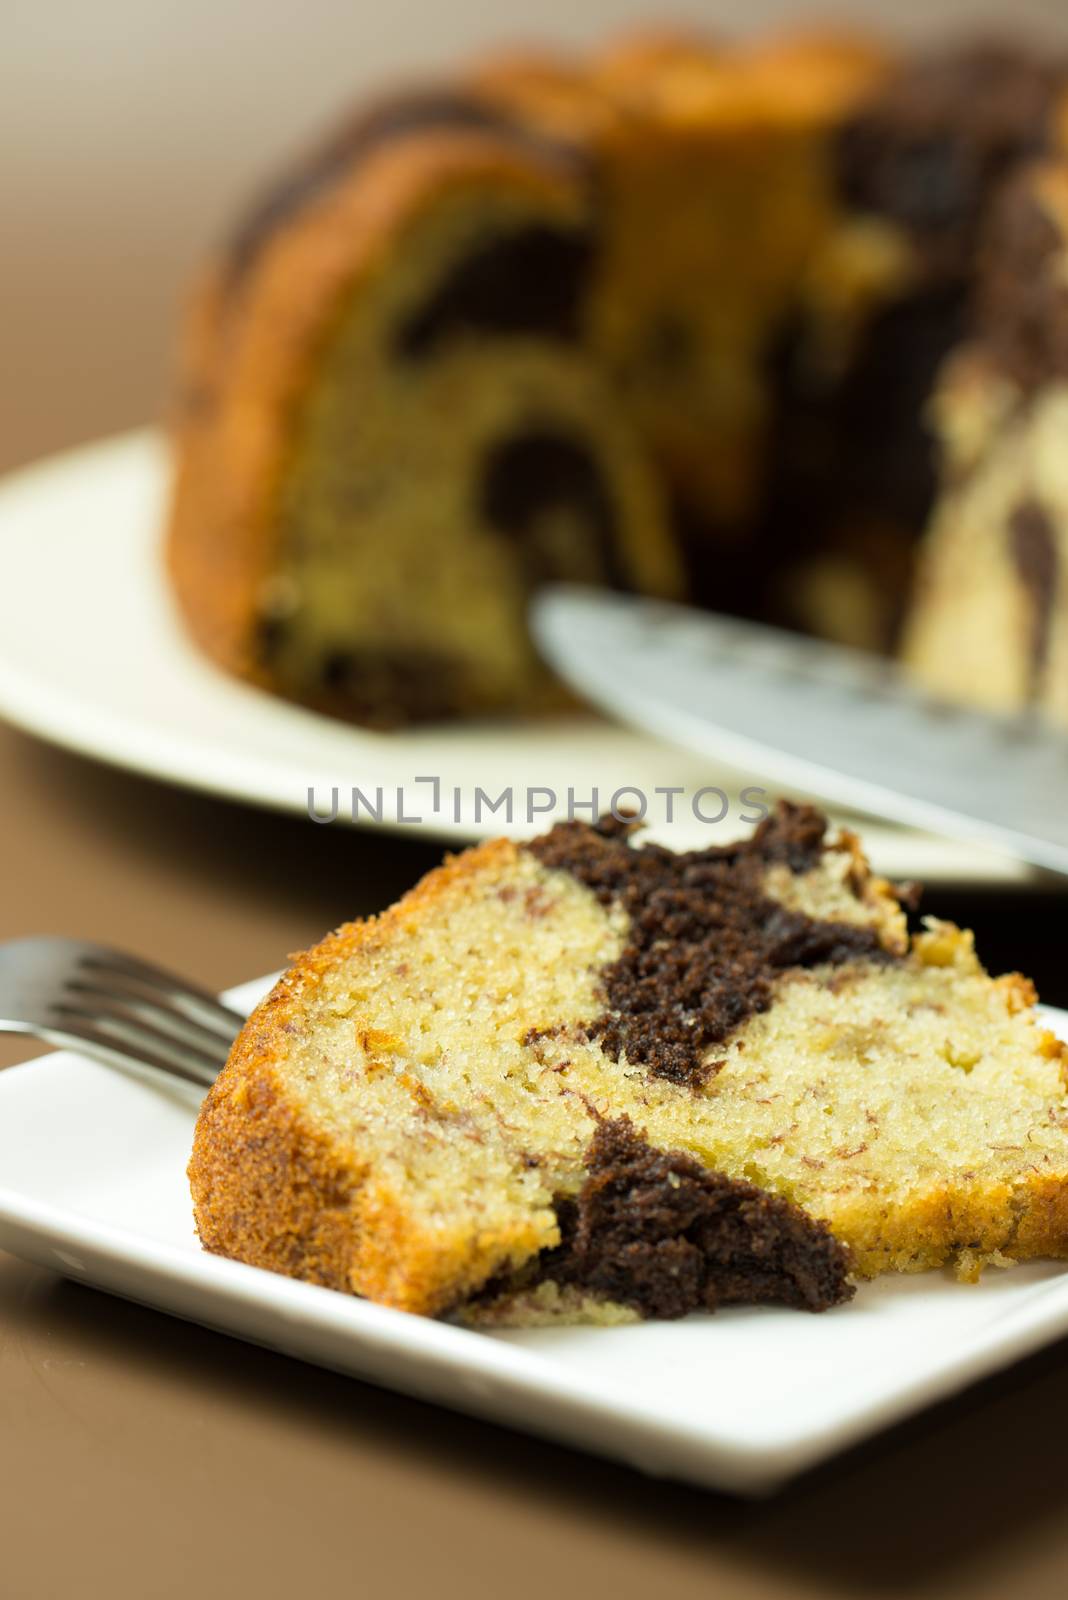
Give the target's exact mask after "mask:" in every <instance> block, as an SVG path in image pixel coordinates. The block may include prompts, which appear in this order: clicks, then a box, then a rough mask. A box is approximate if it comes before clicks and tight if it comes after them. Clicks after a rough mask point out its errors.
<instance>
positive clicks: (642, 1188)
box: [535, 1117, 854, 1318]
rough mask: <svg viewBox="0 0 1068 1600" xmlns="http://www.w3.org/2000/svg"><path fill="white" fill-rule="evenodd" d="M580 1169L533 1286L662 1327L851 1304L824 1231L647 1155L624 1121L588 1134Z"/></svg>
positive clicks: (743, 1186)
mask: <svg viewBox="0 0 1068 1600" xmlns="http://www.w3.org/2000/svg"><path fill="white" fill-rule="evenodd" d="M586 1165H587V1168H588V1175H587V1177H586V1179H585V1181H584V1182H583V1185H582V1188H581V1189H580V1191H579V1193H578V1195H577V1197H576V1198H575V1199H574V1200H566V1201H561V1202H558V1204H557V1208H556V1212H557V1218H558V1220H559V1223H560V1232H561V1242H560V1244H559V1245H558V1246H557V1247H556V1248H555V1249H554V1250H550V1251H546V1253H545V1254H544V1255H543V1256H542V1258H541V1259H540V1261H539V1262H538V1265H537V1272H536V1275H535V1278H536V1281H544V1280H550V1281H552V1282H554V1283H557V1284H559V1285H560V1286H561V1287H567V1288H571V1289H577V1290H578V1291H579V1292H580V1293H583V1294H590V1295H593V1296H595V1297H597V1298H598V1299H602V1300H610V1301H613V1302H616V1303H618V1304H620V1305H625V1306H629V1307H630V1308H631V1309H632V1310H635V1311H637V1312H638V1314H639V1315H640V1316H642V1317H661V1318H674V1317H684V1316H686V1314H687V1313H688V1312H690V1311H714V1310H715V1309H716V1308H717V1306H723V1305H731V1304H736V1303H742V1304H747V1305H784V1306H790V1307H793V1308H794V1309H795V1310H799V1311H826V1310H828V1309H829V1308H830V1307H831V1306H836V1305H841V1304H842V1302H843V1301H845V1300H849V1299H850V1298H851V1297H852V1295H853V1293H854V1288H853V1285H852V1284H851V1283H850V1281H849V1277H848V1273H849V1252H848V1250H846V1249H845V1247H844V1246H843V1245H841V1244H840V1243H839V1242H838V1240H837V1239H835V1237H834V1235H833V1234H832V1233H831V1231H830V1229H829V1228H827V1227H825V1226H824V1225H823V1224H822V1223H820V1222H816V1221H814V1220H813V1219H812V1218H811V1217H809V1216H806V1214H805V1213H804V1212H803V1211H802V1210H801V1209H800V1208H799V1207H798V1206H794V1205H791V1204H790V1203H789V1201H786V1200H781V1199H779V1198H778V1197H777V1196H775V1195H771V1194H768V1193H767V1191H766V1190H763V1189H760V1188H758V1187H757V1186H756V1185H755V1184H751V1183H747V1182H746V1181H745V1180H744V1179H737V1178H729V1177H727V1176H726V1175H725V1174H724V1173H722V1172H710V1171H708V1169H707V1168H705V1167H703V1166H702V1165H701V1163H700V1162H699V1161H696V1160H695V1159H694V1157H693V1156H690V1155H687V1154H686V1152H685V1151H682V1150H658V1149H656V1148H655V1147H654V1146H652V1145H651V1144H649V1142H648V1141H647V1140H646V1139H644V1138H643V1137H642V1135H641V1134H640V1133H639V1132H638V1131H637V1130H636V1128H635V1127H634V1125H633V1123H632V1122H631V1121H630V1119H629V1117H618V1118H615V1119H611V1120H605V1121H602V1122H601V1123H600V1124H599V1126H598V1128H597V1131H596V1133H595V1134H594V1136H593V1139H592V1141H591V1143H590V1147H589V1150H588V1152H587V1154H586Z"/></svg>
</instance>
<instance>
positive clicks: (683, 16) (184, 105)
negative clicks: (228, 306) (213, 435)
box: [0, 0, 1068, 470]
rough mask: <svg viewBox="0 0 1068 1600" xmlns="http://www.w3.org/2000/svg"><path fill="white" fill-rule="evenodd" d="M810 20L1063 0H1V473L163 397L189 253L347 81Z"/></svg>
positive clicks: (911, 26)
mask: <svg viewBox="0 0 1068 1600" xmlns="http://www.w3.org/2000/svg"><path fill="white" fill-rule="evenodd" d="M814 17H815V18H817V19H820V20H824V19H826V20H829V21H843V20H844V21H846V22H854V23H858V24H862V25H867V26H875V27H879V28H882V29H886V30H888V31H893V32H895V33H903V34H911V35H916V34H919V33H924V32H926V33H930V32H932V31H934V32H945V31H948V30H950V29H951V28H952V27H953V26H955V25H957V24H959V23H961V22H962V21H969V22H975V23H977V24H980V25H983V26H986V27H989V28H991V29H993V30H995V31H998V32H1001V33H1006V32H1012V31H1024V30H1028V31H1031V32H1038V33H1040V34H1045V35H1047V36H1049V37H1050V38H1051V39H1053V38H1056V37H1058V36H1059V37H1060V38H1061V39H1062V40H1064V39H1068V4H1066V0H1002V3H1001V4H997V3H990V0H987V3H985V4H984V3H974V0H971V3H970V0H939V3H938V4H934V3H933V0H853V3H851V4H838V5H830V4H820V3H818V0H813V3H812V4H804V3H799V0H792V3H791V0H672V3H671V4H669V5H667V6H664V5H663V4H662V3H658V0H541V4H540V5H539V6H537V7H532V6H531V5H530V4H529V0H385V3H372V0H260V3H259V4H252V3H250V0H65V3H63V0H60V3H57V0H4V4H3V47H2V50H0V107H2V110H0V127H2V130H3V132H2V136H0V194H2V195H3V225H2V238H3V247H2V249H0V350H2V352H3V360H2V362H0V470H3V469H5V468H7V467H11V466H15V465H18V464H19V463H21V462H24V461H28V460H30V459H32V458H33V457H34V456H36V455H39V454H41V453H43V452H45V451H49V450H54V449H61V448H62V447H63V446H65V445H68V444H74V443H77V442H80V441H82V440H88V439H91V438H94V437H97V436H99V435H101V434H105V433H109V432H114V431H115V430H117V429H121V428H126V427H130V426H135V425H137V424H139V423H142V422H144V421H146V420H148V419H150V418H154V417H156V416H158V415H159V414H160V412H161V410H162V409H163V406H164V404H165V398H166V384H167V372H168V367H169V362H170V359H171V352H172V349H173V337H174V325H175V318H176V315H177V312H178V310H179V307H180V305H181V301H182V296H183V291H184V288H185V285H186V283H187V280H188V277H189V274H190V272H191V271H192V270H193V269H194V267H195V264H196V262H197V261H198V259H199V258H200V257H201V256H202V254H203V253H204V251H206V250H207V249H208V248H210V246H211V244H212V242H213V240H215V239H216V238H218V237H219V235H220V234H221V233H222V231H223V230H224V228H225V226H226V224H227V221H228V219H229V217H230V214H231V212H232V211H233V208H234V207H235V205H239V204H240V202H241V201H242V199H243V198H244V196H245V195H246V193H247V192H248V191H249V190H250V189H252V188H255V187H256V186H257V185H258V183H259V181H260V180H261V178H262V177H263V175H264V173H265V172H269V171H270V168H271V166H272V165H273V164H274V163H275V162H276V161H278V160H279V159H280V158H281V159H284V158H285V156H286V155H287V154H288V153H289V152H291V150H292V148H293V146H294V145H295V144H298V143H299V142H300V140H301V139H302V138H305V137H308V136H310V135H314V133H315V132H316V131H317V129H318V128H319V127H320V126H321V125H322V124H323V123H325V122H328V121H329V120H330V118H331V117H332V116H334V115H335V114H336V113H337V112H338V111H339V110H341V109H342V108H343V107H344V106H345V104H346V102H347V101H348V99H349V98H350V97H351V96H352V95H353V94H355V93H357V92H359V90H360V89H361V88H363V87H365V86H366V85H369V84H373V83H378V82H381V81H382V80H384V79H388V78H389V76H390V75H391V74H394V73H401V74H404V73H408V72H412V71H416V72H418V71H419V70H421V69H431V70H437V69H439V68H441V67H442V66H444V65H445V64H446V63H448V62H449V61H451V60H455V59H457V58H461V57H462V56H463V55H464V54H465V53H466V52H469V51H470V50H472V49H482V48H485V47H486V46H487V45H492V44H494V43H502V42H505V43H515V42H517V41H527V40H530V41H532V42H537V41H550V42H551V41H558V42H560V43H564V44H574V45H582V44H584V43H586V42H588V41H593V40H595V39H597V38H598V37H600V36H601V35H603V34H604V33H606V32H607V31H609V30H611V29H613V28H625V27H627V26H628V25H635V24H648V23H649V22H651V21H652V22H658V23H660V22H668V21H670V20H674V19H679V20H682V21H690V22H698V23H699V24H700V25H701V26H702V27H705V28H707V29H711V30H714V31H720V32H725V33H736V32H738V31H741V30H743V29H744V30H747V31H748V30H754V29H758V28H761V27H767V26H769V25H774V24H782V23H791V22H796V21H798V20H808V21H810V20H812V19H813V18H814Z"/></svg>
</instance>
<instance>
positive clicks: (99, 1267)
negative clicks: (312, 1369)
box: [0, 981, 1068, 1493]
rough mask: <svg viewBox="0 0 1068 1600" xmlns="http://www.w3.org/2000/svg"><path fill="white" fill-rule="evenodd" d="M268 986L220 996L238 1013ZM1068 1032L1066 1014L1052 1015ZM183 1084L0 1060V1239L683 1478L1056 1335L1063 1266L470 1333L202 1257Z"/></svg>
mask: <svg viewBox="0 0 1068 1600" xmlns="http://www.w3.org/2000/svg"><path fill="white" fill-rule="evenodd" d="M265 987H266V982H265V981H261V982H257V983H253V984H246V985H245V986H244V987H243V988H241V989H239V990H237V991H235V993H234V994H233V995H232V996H231V997H230V998H231V1000H232V1002H233V1003H234V1004H236V1005H238V1006H241V1007H247V1006H250V1005H252V1004H253V1003H254V1002H255V1001H256V999H258V997H259V995H260V994H261V993H262V992H263V991H264V989H265ZM1047 1015H1048V1018H1049V1021H1050V1024H1051V1026H1053V1027H1054V1028H1056V1029H1057V1031H1058V1032H1059V1033H1061V1034H1062V1036H1063V1037H1066V1038H1068V1014H1066V1013H1064V1012H1057V1011H1050V1012H1048V1013H1047ZM197 1103H198V1092H197V1091H196V1090H194V1089H192V1088H188V1089H187V1088H186V1087H185V1086H184V1085H182V1084H179V1083H176V1082H170V1081H166V1082H165V1081H161V1080H160V1079H158V1078H156V1077H154V1076H150V1075H148V1074H147V1073H146V1074H145V1075H144V1076H143V1077H142V1076H138V1075H134V1074H132V1073H131V1074H129V1075H127V1074H123V1073H119V1072H117V1071H113V1070H110V1069H108V1068H106V1067H101V1066H97V1065H95V1064H94V1063H92V1062H89V1061H85V1060H82V1059H81V1058H80V1057H78V1056H74V1055H70V1054H60V1055H53V1056H48V1057H45V1058H43V1059H41V1060H37V1061H32V1062H27V1063H26V1064H25V1065H23V1066H19V1067H14V1068H9V1069H8V1070H7V1071H6V1072H0V1248H3V1249H5V1250H8V1251H10V1252H11V1253H12V1254H14V1255H18V1256H22V1257H24V1258H25V1259H26V1260H28V1261H33V1262H37V1263H39V1264H40V1265H42V1266H45V1267H50V1268H52V1269H54V1270H56V1271H58V1272H60V1273H63V1274H64V1275H65V1276H67V1277H71V1278H76V1279H80V1280H82V1281H83V1282H86V1283H90V1284H94V1285H96V1286H97V1287H98V1288H101V1289H106V1290H109V1291H110V1292H111V1293H113V1294H118V1295H123V1296H125V1297H126V1298H128V1299H131V1300H137V1301H141V1302H143V1303H144V1304H146V1305H150V1306H154V1307H157V1308H159V1309H160V1310H163V1311H169V1312H172V1313H174V1314H175V1315H177V1316H180V1317H185V1318H188V1319H189V1320H190V1321H193V1322H199V1323H203V1324H205V1325H206V1326H208V1327H211V1328H216V1329H219V1330H221V1331H223V1332H226V1333H231V1334H235V1335H236V1336H237V1337H238V1338H241V1339H248V1340H251V1341H253V1342H254V1343H257V1344H262V1345H267V1346H269V1347H270V1348H271V1349H275V1350H280V1351H282V1352H284V1353H286V1354H288V1355H294V1356H298V1357H300V1358H301V1359H303V1360H305V1361H312V1362H316V1363H318V1364H319V1365H321V1366H325V1367H331V1368H334V1369H336V1370H338V1371H341V1372H347V1373H351V1374H353V1375H355V1376H357V1377H359V1378H363V1379H366V1380H369V1381H370V1382H372V1383H377V1384H381V1385H384V1386H385V1387H388V1388H393V1389H399V1390H402V1391H403V1392H405V1393H408V1394H413V1395H418V1396H420V1397H421V1398H423V1399H427V1400H432V1401H436V1402H439V1403H440V1404H442V1405H446V1406H450V1407H452V1408H454V1409H456V1410H459V1411H468V1412H473V1413H476V1414H478V1415H482V1416H486V1417H489V1418H491V1419H492V1420H493V1421H496V1422H502V1423H508V1424H511V1425H512V1426H514V1427H518V1428H523V1429H526V1430H528V1431H530V1432H532V1433H538V1434H542V1435H544V1436H547V1437H550V1438H554V1439H559V1440H562V1441H564V1442H565V1443H567V1444H570V1445H574V1446H577V1447H579V1448H581V1449H585V1450H589V1451H592V1452H595V1453H596V1454H599V1455H605V1456H611V1457H615V1458H618V1459H620V1460H623V1461H626V1462H629V1463H631V1464H632V1465H634V1466H636V1467H638V1468H640V1469H641V1470H642V1471H645V1472H650V1473H655V1474H658V1475H663V1476H670V1477H676V1478H682V1479H686V1480H689V1481H690V1482H693V1483H698V1484H704V1485H708V1486H714V1487H716V1488H727V1489H734V1490H739V1491H742V1492H746V1493H762V1492H766V1491H768V1490H770V1489H773V1488H775V1487H776V1486H777V1485H778V1484H780V1483H782V1482H783V1481H784V1480H785V1479H786V1478H788V1477H790V1476H791V1475H792V1474H794V1473H796V1472H799V1471H800V1470H801V1469H802V1468H804V1467H808V1466H810V1465H812V1464H813V1463H815V1462H817V1461H819V1460H821V1459H822V1458H824V1457H826V1456H829V1455H831V1454H832V1453H833V1452H834V1451H836V1450H839V1449H841V1448H843V1447H844V1446H846V1445H848V1444H852V1443H854V1442H855V1441H857V1440H859V1439H862V1438H864V1437H865V1436H866V1435H869V1434H871V1433H874V1432H876V1431H877V1430H878V1429H879V1428H882V1427H884V1426H886V1425H887V1424H888V1423H891V1422H894V1421H896V1420H897V1419H899V1418H901V1417H903V1416H905V1415H907V1414H908V1413H910V1412H913V1411H916V1410H918V1409H919V1408H920V1407H922V1406H924V1405H926V1404H928V1403H930V1402H932V1401H934V1400H936V1399H941V1398H943V1397H944V1396H946V1395H949V1394H952V1393H953V1392H955V1391H956V1390H959V1389H961V1388H963V1387H964V1386H965V1385H966V1384H968V1383H970V1382H972V1381H974V1380H975V1379H977V1378H979V1377H982V1376H983V1375H984V1374H986V1373H989V1372H992V1371H994V1370H996V1369H997V1368H999V1367H1003V1366H1006V1365H1007V1364H1008V1363H1009V1362H1011V1361H1014V1360H1016V1359H1018V1358H1019V1357H1021V1356H1023V1355H1026V1354H1028V1353H1029V1352H1031V1351H1032V1350H1035V1349H1037V1348H1038V1347H1039V1346H1041V1345H1044V1344H1047V1343H1049V1342H1051V1341H1052V1340H1054V1339H1056V1338H1057V1337H1059V1336H1060V1335H1061V1334H1063V1333H1065V1332H1066V1331H1068V1270H1066V1269H1065V1267H1064V1266H1063V1265H1058V1264H1056V1263H1047V1262H1042V1263H1036V1264H1032V1265H1028V1266H1024V1267H1018V1268H1015V1269H1013V1270H1012V1271H1009V1272H997V1271H991V1272H988V1273H987V1274H986V1276H985V1278H984V1280H983V1282H982V1283H981V1284H979V1285H977V1286H974V1287H964V1286H961V1285H959V1284H957V1283H955V1282H953V1281H952V1280H951V1279H950V1278H949V1277H948V1276H946V1275H942V1274H937V1273H935V1274H930V1273H929V1274H925V1275H924V1276H922V1277H915V1278H897V1279H894V1278H888V1279H883V1280H880V1281H879V1282H876V1283H874V1284H869V1285H866V1286H864V1287H863V1288H862V1289H861V1290H860V1292H859V1293H858V1295H857V1297H856V1299H855V1300H854V1301H853V1302H852V1303H851V1304H850V1305H848V1306H845V1307H842V1308H840V1309H838V1310H835V1311H832V1312H829V1313H827V1314H825V1315H823V1316H808V1315H805V1314H804V1313H802V1312H796V1311H778V1310H772V1309H770V1308H764V1307H760V1308H742V1307H735V1308H732V1309H729V1310H726V1311H721V1312H719V1313H718V1314H717V1315H716V1316H693V1317H689V1318H687V1319H686V1320H685V1321H683V1322H676V1323H646V1324H640V1325H637V1326H631V1327H623V1328H605V1329H595V1328H571V1329H540V1330H534V1331H530V1332H525V1333H504V1334H493V1335H490V1334H483V1333H473V1332H468V1331H467V1330H464V1329H461V1328H455V1327H450V1326H447V1325H445V1324H443V1323H439V1322H432V1321H429V1320H427V1319H425V1318H422V1317H414V1316H408V1315H406V1314H404V1313H402V1312H397V1311H388V1310H385V1309H384V1308H383V1307H381V1306H376V1305H371V1304H370V1303H369V1302H367V1301H363V1300H357V1299H350V1298H348V1297H347V1296H345V1295H341V1294H336V1293H334V1292H333V1291H332V1290H329V1289H318V1288H314V1287H312V1286H311V1285H310V1284H304V1283H294V1282H291V1281H290V1280H289V1279H286V1278H280V1277H275V1276H274V1275H272V1274H271V1273H267V1272H261V1271H259V1270H257V1269H256V1268H253V1267H246V1266H241V1265H239V1264H238V1263H236V1262H231V1261H222V1260H219V1259H217V1258H216V1257H213V1256H208V1255H205V1254H204V1253H203V1252H202V1251H201V1250H200V1248H199V1245H198V1243H197V1240H196V1237H195V1235H194V1232H193V1223H192V1216H191V1210H190V1202H189V1191H188V1188H187V1185H186V1179H185V1165H186V1161H187V1159H188V1154H189V1149H190V1145H191V1142H192V1133H193V1122H194V1119H195V1116H196V1109H197Z"/></svg>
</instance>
